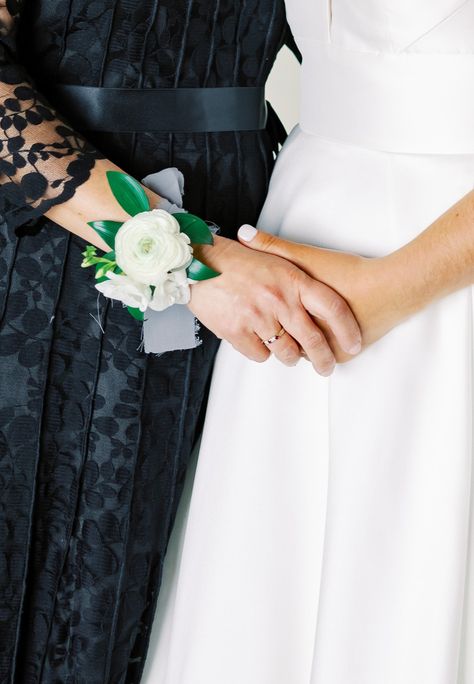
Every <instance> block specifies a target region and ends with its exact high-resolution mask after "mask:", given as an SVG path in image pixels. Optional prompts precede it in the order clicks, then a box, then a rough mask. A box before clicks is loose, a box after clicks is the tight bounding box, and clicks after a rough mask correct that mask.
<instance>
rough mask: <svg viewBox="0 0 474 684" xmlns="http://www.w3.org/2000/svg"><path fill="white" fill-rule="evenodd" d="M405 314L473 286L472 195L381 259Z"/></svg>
mask: <svg viewBox="0 0 474 684" xmlns="http://www.w3.org/2000/svg"><path fill="white" fill-rule="evenodd" d="M384 261H385V262H386V267H387V272H388V273H390V274H391V277H392V276H393V277H394V278H395V279H396V281H397V283H398V286H399V288H400V297H401V298H403V299H402V300H401V301H400V304H401V306H402V307H403V309H404V310H405V311H406V313H407V314H411V313H415V312H417V311H420V310H421V309H423V308H424V307H425V306H427V305H428V304H430V303H431V302H432V301H435V300H436V299H439V298H441V297H444V296H446V295H448V294H450V293H451V292H454V291H456V290H459V289H461V288H463V287H467V286H468V285H471V284H473V283H474V191H471V192H470V193H468V194H467V195H465V196H464V197H463V198H462V199H461V200H460V201H459V202H458V203H457V204H455V205H454V206H453V207H451V208H450V209H448V211H447V212H446V213H445V214H443V215H442V216H440V217H439V218H438V219H437V220H436V221H435V222H434V223H432V224H431V226H429V227H428V228H427V229H426V230H424V231H423V232H422V233H420V235H418V236H417V237H416V238H415V239H414V240H412V241H411V242H409V243H408V244H406V245H404V246H403V247H401V248H400V249H398V250H397V251H396V252H393V253H392V254H390V255H389V256H387V257H385V258H384Z"/></svg>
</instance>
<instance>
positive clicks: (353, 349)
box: [349, 342, 362, 354]
mask: <svg viewBox="0 0 474 684" xmlns="http://www.w3.org/2000/svg"><path fill="white" fill-rule="evenodd" d="M361 349H362V343H361V342H357V344H355V345H354V346H353V347H351V348H350V349H349V354H358V353H359V352H360V350H361Z"/></svg>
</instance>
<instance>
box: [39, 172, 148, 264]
mask: <svg viewBox="0 0 474 684" xmlns="http://www.w3.org/2000/svg"><path fill="white" fill-rule="evenodd" d="M121 170H122V169H120V168H119V167H118V166H116V165H115V164H113V163H112V162H110V161H108V160H107V159H99V160H97V162H96V164H95V166H94V168H93V169H92V171H91V175H90V178H89V179H88V180H87V181H86V182H85V183H83V184H82V185H81V186H79V187H78V188H77V190H76V192H75V193H74V195H73V197H71V199H69V200H67V201H66V202H63V203H62V204H57V205H55V206H54V207H52V208H51V209H50V210H49V211H48V212H46V216H47V217H48V218H50V219H51V220H52V221H54V222H55V223H57V224H59V225H60V226H62V227H63V228H66V230H69V231H71V233H75V234H76V235H79V236H80V237H82V238H84V240H86V241H87V242H89V243H91V244H93V245H95V246H96V247H99V249H102V250H104V251H105V252H108V251H109V250H110V248H109V247H108V246H107V244H106V243H105V242H104V241H103V240H102V238H101V237H100V236H99V235H98V234H97V233H96V231H95V230H94V229H93V228H91V226H88V225H87V222H88V221H97V220H100V219H107V220H112V221H125V220H126V219H127V218H130V217H129V215H128V214H127V213H126V212H125V210H124V209H122V207H121V206H120V205H119V203H118V202H117V200H116V199H115V197H114V196H113V194H112V191H111V190H110V187H109V184H108V182H107V176H106V172H107V171H121ZM143 189H144V190H145V192H146V194H147V196H148V198H149V200H150V205H151V207H154V206H156V205H157V203H158V200H159V196H158V195H157V194H156V193H154V192H152V191H151V190H149V189H148V188H146V187H143Z"/></svg>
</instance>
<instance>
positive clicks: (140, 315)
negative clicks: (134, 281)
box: [127, 306, 145, 321]
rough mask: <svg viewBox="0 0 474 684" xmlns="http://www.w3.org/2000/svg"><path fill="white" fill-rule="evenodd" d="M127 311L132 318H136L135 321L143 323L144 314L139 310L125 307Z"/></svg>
mask: <svg viewBox="0 0 474 684" xmlns="http://www.w3.org/2000/svg"><path fill="white" fill-rule="evenodd" d="M127 311H128V313H129V314H130V315H131V316H133V318H136V319H137V321H143V320H144V318H145V314H144V313H143V311H140V309H134V308H132V307H131V306H127Z"/></svg>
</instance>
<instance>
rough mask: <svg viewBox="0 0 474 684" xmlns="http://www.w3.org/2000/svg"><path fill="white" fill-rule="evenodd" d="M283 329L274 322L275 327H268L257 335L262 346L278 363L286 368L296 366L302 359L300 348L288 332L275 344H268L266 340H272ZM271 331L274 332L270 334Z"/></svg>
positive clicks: (257, 331)
mask: <svg viewBox="0 0 474 684" xmlns="http://www.w3.org/2000/svg"><path fill="white" fill-rule="evenodd" d="M281 329H282V326H281V325H280V324H279V323H278V322H277V321H274V324H273V326H266V327H265V330H264V332H262V331H261V330H256V331H255V334H256V335H257V336H258V337H259V339H260V340H261V344H262V346H265V347H266V348H267V349H268V351H269V352H270V353H272V354H273V355H274V356H275V357H276V358H277V359H278V361H281V363H283V364H285V366H296V364H297V363H298V362H299V360H300V358H301V351H300V346H299V344H298V343H297V342H296V341H295V340H294V339H293V338H292V336H291V335H290V334H289V333H288V332H287V331H286V330H285V331H284V333H283V335H281V336H280V337H278V339H277V340H275V341H274V342H271V343H268V342H266V340H270V339H272V338H273V336H274V335H276V334H277V333H278V331H280V330H281ZM269 330H272V331H273V332H272V333H271V334H269Z"/></svg>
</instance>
